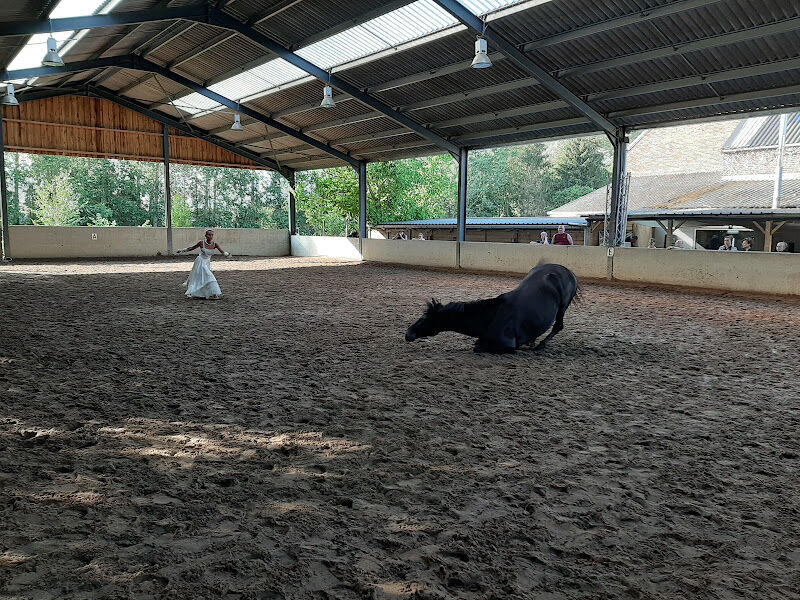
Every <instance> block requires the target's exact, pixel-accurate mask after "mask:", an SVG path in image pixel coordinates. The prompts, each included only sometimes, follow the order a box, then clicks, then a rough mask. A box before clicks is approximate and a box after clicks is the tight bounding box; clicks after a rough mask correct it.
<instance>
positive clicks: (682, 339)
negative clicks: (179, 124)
mask: <svg viewBox="0 0 800 600" xmlns="http://www.w3.org/2000/svg"><path fill="white" fill-rule="evenodd" d="M190 266H191V258H186V259H181V260H162V261H153V262H147V261H141V262H136V261H128V262H104V263H90V262H78V263H50V264H17V263H12V264H10V265H1V266H0V315H2V317H0V319H1V321H0V326H1V327H2V330H1V333H0V335H1V336H2V337H0V598H3V599H8V598H26V599H27V598H35V599H48V598H178V599H184V598H186V599H192V600H197V599H204V598H208V599H216V598H225V599H228V598H231V599H233V598H241V599H259V600H267V599H269V600H275V599H305V598H329V599H332V598H338V599H369V598H374V599H376V600H377V599H381V598H417V599H434V598H437V599H438V598H465V599H478V598H496V599H501V598H502V599H506V598H530V599H537V600H538V599H556V598H591V599H604V598H618V597H619V598H634V599H635V598H676V599H677V598H681V599H684V598H702V599H713V598H753V599H759V600H763V599H767V598H770V599H771V598H795V599H796V598H800V438H799V437H798V426H799V425H800V401H799V398H798V396H800V394H799V393H798V367H800V354H799V353H798V352H797V350H798V346H800V306H798V304H797V303H794V304H792V303H790V302H788V301H786V300H779V299H768V300H764V299H760V300H759V299H752V300H748V299H743V298H740V297H730V296H722V295H720V296H707V295H701V294H681V293H677V292H675V291H665V290H659V289H632V288H623V287H616V286H607V285H586V286H585V291H584V301H583V303H582V304H581V305H578V306H573V308H571V309H570V310H569V312H568V313H567V319H566V324H567V325H566V330H565V331H564V332H563V333H562V334H560V335H559V336H557V337H556V338H555V339H554V340H553V341H552V342H551V344H550V346H549V348H548V349H547V350H546V351H545V352H544V353H541V354H535V353H533V352H531V351H522V352H519V353H517V354H516V355H511V356H491V355H475V354H473V353H472V351H471V349H472V342H471V340H469V339H467V338H464V337H462V336H458V335H456V334H443V335H440V336H439V337H436V338H433V339H428V340H423V341H420V342H416V343H414V344H406V343H405V342H404V341H403V333H404V332H405V329H406V327H407V326H408V325H409V324H410V323H411V322H413V321H414V320H416V318H417V317H418V316H420V314H421V311H422V307H423V303H424V302H425V300H427V299H429V298H430V297H431V296H437V297H438V298H440V299H441V300H443V301H449V300H457V299H459V300H465V299H476V298H480V297H488V296H492V295H495V294H497V293H499V292H502V291H505V290H508V289H510V288H512V287H514V286H515V285H516V284H517V283H518V282H519V278H514V277H507V276H489V275H476V274H462V273H459V274H456V273H441V272H432V271H422V270H410V269H402V268H394V267H386V266H376V265H370V264H355V263H342V262H336V261H329V260H321V259H297V258H295V259H272V260H245V259H242V260H233V261H219V262H218V263H216V266H215V269H216V272H217V277H218V279H219V281H220V285H221V286H222V289H223V292H224V294H225V296H224V298H223V299H222V300H220V301H218V302H204V301H191V300H186V299H184V298H183V295H182V290H181V288H180V287H179V284H180V283H181V281H183V278H184V277H185V275H186V273H187V272H188V271H189V268H190Z"/></svg>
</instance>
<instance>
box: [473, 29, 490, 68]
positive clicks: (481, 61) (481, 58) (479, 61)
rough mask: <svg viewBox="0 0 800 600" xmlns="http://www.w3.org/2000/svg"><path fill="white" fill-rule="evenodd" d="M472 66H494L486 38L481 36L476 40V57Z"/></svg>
mask: <svg viewBox="0 0 800 600" xmlns="http://www.w3.org/2000/svg"><path fill="white" fill-rule="evenodd" d="M471 66H472V68H473V69H485V68H487V67H491V66H492V61H491V60H490V59H489V54H488V46H487V44H486V40H485V39H484V38H482V37H480V36H478V39H477V40H475V58H473V59H472V65H471Z"/></svg>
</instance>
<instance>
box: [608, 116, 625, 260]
mask: <svg viewBox="0 0 800 600" xmlns="http://www.w3.org/2000/svg"><path fill="white" fill-rule="evenodd" d="M609 138H610V139H611V143H612V145H613V147H614V166H613V170H612V173H611V209H610V214H609V215H608V219H607V222H608V227H609V230H608V231H607V232H606V243H607V244H608V245H609V246H622V244H623V243H624V242H625V229H626V226H627V223H628V193H627V190H626V189H625V182H626V174H627V165H628V137H627V131H625V128H624V127H620V128H619V129H617V131H616V132H615V135H614V136H613V137H611V136H609Z"/></svg>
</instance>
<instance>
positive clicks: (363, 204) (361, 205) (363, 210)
mask: <svg viewBox="0 0 800 600" xmlns="http://www.w3.org/2000/svg"><path fill="white" fill-rule="evenodd" d="M348 234H349V232H346V233H345V235H348ZM358 237H360V238H361V239H364V238H365V237H367V161H365V160H360V161H358Z"/></svg>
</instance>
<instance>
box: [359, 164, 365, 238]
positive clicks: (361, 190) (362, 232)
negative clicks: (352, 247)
mask: <svg viewBox="0 0 800 600" xmlns="http://www.w3.org/2000/svg"><path fill="white" fill-rule="evenodd" d="M358 237H360V238H362V239H363V238H365V237H367V161H365V160H362V161H359V163H358Z"/></svg>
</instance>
